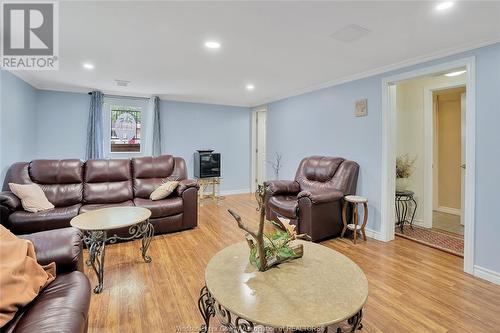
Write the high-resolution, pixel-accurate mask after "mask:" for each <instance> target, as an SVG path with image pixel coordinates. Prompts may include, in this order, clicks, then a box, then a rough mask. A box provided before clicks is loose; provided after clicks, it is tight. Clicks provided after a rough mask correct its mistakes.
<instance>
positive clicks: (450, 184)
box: [425, 83, 467, 235]
mask: <svg viewBox="0 0 500 333" xmlns="http://www.w3.org/2000/svg"><path fill="white" fill-rule="evenodd" d="M425 94H426V96H425V99H426V106H425V112H426V113H427V114H429V115H428V116H427V117H426V119H427V121H430V122H429V123H426V126H428V127H431V128H432V133H431V135H432V141H433V142H432V145H431V146H428V147H426V150H427V151H428V152H427V155H430V156H429V157H428V159H427V160H428V165H426V166H425V167H426V168H427V169H432V178H431V179H428V180H426V185H427V186H425V190H426V192H425V193H426V195H428V196H430V197H432V204H431V203H430V202H431V200H427V202H426V206H425V216H426V219H429V221H430V226H431V227H432V228H435V229H437V230H442V231H446V232H449V233H452V234H458V235H463V234H464V224H465V218H464V213H465V168H466V150H465V147H466V143H467V140H466V121H467V120H466V108H467V107H466V103H467V102H466V87H465V85H461V84H456V85H447V84H444V83H443V84H440V85H436V86H433V87H428V88H426V89H425ZM431 113H432V114H431ZM431 205H432V206H431Z"/></svg>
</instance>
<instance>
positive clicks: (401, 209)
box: [396, 194, 417, 233]
mask: <svg viewBox="0 0 500 333" xmlns="http://www.w3.org/2000/svg"><path fill="white" fill-rule="evenodd" d="M410 201H411V202H413V212H412V215H411V220H407V219H406V217H407V215H408V212H409V210H410V208H409V207H408V204H409V203H410ZM416 211H417V201H416V200H415V198H414V197H413V194H412V195H396V225H397V226H399V229H400V230H401V233H404V226H405V222H406V223H408V224H409V225H410V228H412V229H413V219H414V218H415V212H416Z"/></svg>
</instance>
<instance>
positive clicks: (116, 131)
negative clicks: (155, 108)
mask: <svg viewBox="0 0 500 333" xmlns="http://www.w3.org/2000/svg"><path fill="white" fill-rule="evenodd" d="M110 110H111V137H110V141H111V152H112V153H134V152H140V151H141V125H142V122H141V113H142V108H140V107H134V106H123V105H111V107H110Z"/></svg>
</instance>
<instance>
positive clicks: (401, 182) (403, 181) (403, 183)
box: [396, 178, 410, 191]
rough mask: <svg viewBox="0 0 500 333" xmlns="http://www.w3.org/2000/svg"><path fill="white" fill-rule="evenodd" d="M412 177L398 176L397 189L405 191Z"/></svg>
mask: <svg viewBox="0 0 500 333" xmlns="http://www.w3.org/2000/svg"><path fill="white" fill-rule="evenodd" d="M409 182H410V178H396V191H404V190H406V189H407V188H408V183H409Z"/></svg>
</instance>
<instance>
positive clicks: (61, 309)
mask: <svg viewBox="0 0 500 333" xmlns="http://www.w3.org/2000/svg"><path fill="white" fill-rule="evenodd" d="M20 238H24V239H28V240H30V241H31V242H32V243H33V245H34V246H35V251H36V258H37V260H38V262H39V263H40V264H41V265H47V264H49V263H51V262H55V263H56V279H55V280H54V281H52V282H51V283H50V284H49V285H48V286H47V287H45V289H43V290H42V291H41V292H40V293H39V294H38V296H37V297H36V298H35V299H34V300H33V301H32V302H31V303H30V304H28V305H27V306H25V307H24V308H21V309H20V310H19V311H18V312H17V313H16V315H15V316H14V318H13V319H12V320H10V321H9V322H8V323H7V324H5V326H4V327H2V330H1V331H2V332H3V333H26V332H71V333H77V332H78V333H84V332H87V327H88V326H87V325H88V311H89V305H90V294H91V291H90V282H89V279H88V278H87V277H86V276H85V274H83V273H82V272H83V256H82V234H81V232H80V231H78V230H77V229H74V228H64V229H60V230H57V231H42V232H37V233H34V234H29V235H22V236H20Z"/></svg>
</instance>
